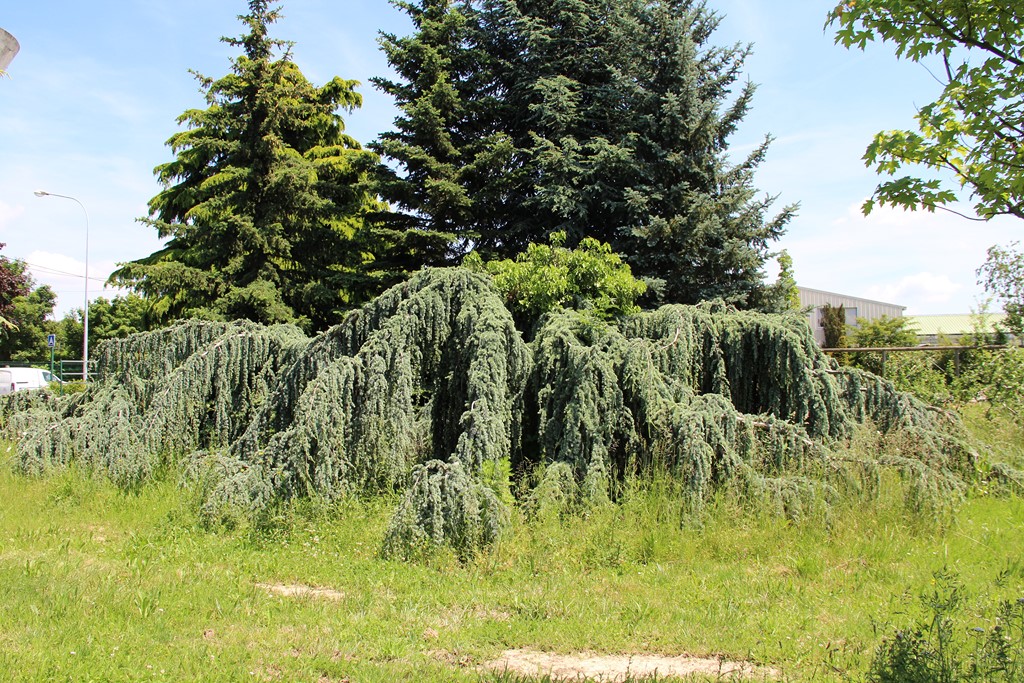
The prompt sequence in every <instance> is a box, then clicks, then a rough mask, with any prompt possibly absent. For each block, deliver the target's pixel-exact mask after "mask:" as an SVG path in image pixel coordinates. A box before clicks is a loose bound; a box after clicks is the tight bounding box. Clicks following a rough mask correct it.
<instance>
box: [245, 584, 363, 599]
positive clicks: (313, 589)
mask: <svg viewBox="0 0 1024 683" xmlns="http://www.w3.org/2000/svg"><path fill="white" fill-rule="evenodd" d="M256 587H257V588H262V589H263V590H265V591H267V592H268V593H272V594H274V595H280V596H282V597H285V598H316V599H320V600H331V601H333V602H339V601H340V600H342V599H343V598H344V597H345V594H344V593H342V592H341V591H336V590H334V589H333V588H321V587H320V586H307V585H304V584H301V583H257V584H256Z"/></svg>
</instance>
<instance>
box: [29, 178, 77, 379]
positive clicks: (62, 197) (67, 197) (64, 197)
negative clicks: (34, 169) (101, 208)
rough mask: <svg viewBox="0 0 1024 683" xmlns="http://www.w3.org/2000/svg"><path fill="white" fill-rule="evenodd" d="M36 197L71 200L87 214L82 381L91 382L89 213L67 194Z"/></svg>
mask: <svg viewBox="0 0 1024 683" xmlns="http://www.w3.org/2000/svg"><path fill="white" fill-rule="evenodd" d="M35 195H36V196H37V197H60V198H61V199H70V200H71V201H73V202H75V203H76V204H78V205H79V206H80V207H82V213H84V214H85V280H84V282H85V313H84V314H83V316H82V324H83V327H84V329H83V331H82V381H83V382H88V381H89V212H88V211H86V210H85V204H83V203H82V202H80V201H78V200H77V199H75V198H74V197H69V196H67V195H66V194H54V193H53V192H43V191H42V190H36V191H35Z"/></svg>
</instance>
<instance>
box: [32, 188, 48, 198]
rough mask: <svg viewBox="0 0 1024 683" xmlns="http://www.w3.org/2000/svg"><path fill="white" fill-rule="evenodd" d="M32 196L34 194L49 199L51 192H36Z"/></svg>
mask: <svg viewBox="0 0 1024 683" xmlns="http://www.w3.org/2000/svg"><path fill="white" fill-rule="evenodd" d="M32 194H34V195H35V196H37V197H47V196H49V194H50V193H49V192H43V191H42V190H36V191H35V192H33V193H32Z"/></svg>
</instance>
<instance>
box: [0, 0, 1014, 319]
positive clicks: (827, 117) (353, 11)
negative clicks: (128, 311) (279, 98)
mask: <svg viewBox="0 0 1024 683" xmlns="http://www.w3.org/2000/svg"><path fill="white" fill-rule="evenodd" d="M7 4H8V5H9V6H8V7H7V8H5V9H4V10H3V11H2V12H0V27H2V28H4V29H6V30H7V31H9V32H10V33H12V34H13V35H14V36H15V37H17V38H18V40H19V42H20V43H21V51H20V53H19V54H18V55H17V57H16V58H15V59H14V61H13V62H12V63H11V65H10V67H9V69H8V70H9V72H10V73H9V78H6V79H4V80H3V81H0V242H6V243H7V246H6V248H5V249H4V250H3V252H2V253H3V254H4V255H6V256H8V257H11V258H21V259H24V260H25V261H27V262H28V263H30V264H31V268H32V272H33V274H34V276H35V278H36V280H37V281H38V282H40V283H47V284H50V285H51V286H53V287H54V289H55V290H57V292H58V296H59V300H58V313H59V314H60V313H63V311H66V310H68V309H70V308H72V307H80V306H81V305H82V300H83V293H84V290H83V286H82V283H83V279H82V274H83V272H84V254H85V235H84V233H85V230H84V227H85V216H84V215H83V213H82V210H81V209H80V208H79V207H78V206H77V205H76V204H74V203H73V202H70V201H66V200H62V199H56V198H42V199H40V198H37V197H35V196H34V195H33V191H34V190H37V189H42V190H46V191H48V192H52V193H58V194H65V195H71V196H74V197H76V198H77V199H79V200H80V201H81V202H82V203H83V204H84V205H85V207H86V208H87V211H88V216H89V240H90V244H89V275H90V284H89V293H90V296H96V295H100V294H103V293H104V292H102V291H101V287H102V284H103V281H104V280H105V279H106V276H107V275H108V274H109V273H110V271H111V270H113V268H114V267H115V264H116V263H119V262H123V261H127V260H131V259H134V258H138V257H141V256H145V255H147V254H149V253H151V252H152V251H154V250H155V249H157V248H159V246H160V244H159V241H158V240H157V238H156V234H155V231H153V230H152V229H151V228H148V227H146V226H144V225H142V224H140V223H137V222H136V221H135V219H136V218H138V217H140V216H143V215H145V214H146V202H147V201H148V200H149V198H150V197H152V196H153V195H155V194H156V193H157V192H158V191H159V186H158V184H157V183H156V181H155V180H154V178H153V174H152V171H153V168H154V167H155V166H156V165H158V164H160V163H163V162H165V161H167V160H168V159H169V158H170V150H169V149H168V148H167V147H166V146H165V145H164V142H165V141H166V140H167V138H168V137H170V136H171V135H172V134H173V133H174V132H175V131H176V130H178V128H177V124H176V119H177V117H178V116H179V115H180V114H181V113H182V112H183V111H185V110H186V109H189V108H193V107H201V106H204V105H203V100H202V97H201V94H200V92H199V89H198V84H197V83H196V81H195V79H194V78H193V77H192V75H191V74H190V73H189V69H194V70H196V71H198V72H200V73H203V74H205V75H207V76H212V77H219V76H221V75H223V74H224V73H226V72H227V71H228V70H229V68H230V63H229V59H230V58H231V57H232V56H233V55H234V54H235V49H234V48H232V47H230V46H228V45H226V44H224V43H221V42H219V40H218V39H219V38H220V37H221V36H225V35H229V36H235V35H238V34H239V33H241V26H240V24H239V23H238V21H237V19H236V16H237V15H238V14H241V13H243V12H244V11H245V10H246V4H245V2H243V0H217V2H210V1H209V0H174V2H171V1H170V0H119V1H107V2H102V1H100V2H91V3H83V2H80V1H77V0H76V1H70V0H44V1H43V2H38V3H7ZM709 4H710V6H711V7H713V8H714V9H716V10H717V11H719V12H720V13H721V14H722V15H723V17H724V18H723V21H722V25H721V28H720V30H719V31H718V33H717V36H716V38H715V39H714V41H715V42H716V43H719V44H732V43H735V42H742V43H747V42H750V43H753V44H754V54H753V56H752V57H751V58H750V59H749V60H748V62H747V69H746V71H747V77H748V78H749V79H750V80H752V81H753V82H755V83H757V84H759V89H758V92H757V95H756V96H755V98H754V104H753V111H752V112H751V114H750V115H749V116H748V117H747V119H746V121H745V122H744V124H743V126H742V127H741V129H740V130H739V131H738V132H737V134H736V135H735V136H734V138H733V141H732V147H731V149H732V152H733V153H734V154H735V155H737V157H739V156H740V155H743V154H744V153H745V152H747V151H749V150H750V149H752V148H753V146H754V145H756V144H757V143H758V142H759V141H760V140H761V138H762V137H763V136H764V135H765V134H766V133H771V134H772V135H773V136H774V137H775V142H774V144H773V145H772V147H771V149H770V151H769V155H768V159H767V160H766V162H765V163H764V165H763V166H762V167H761V170H760V172H759V173H758V175H757V178H756V184H757V186H758V188H759V189H760V190H761V191H762V192H765V193H770V194H773V195H774V194H777V195H779V199H778V206H779V207H781V206H782V205H784V204H788V203H795V202H799V203H800V212H799V215H798V217H797V218H796V219H795V220H794V221H793V222H792V223H791V224H790V226H789V228H788V232H787V235H786V236H785V237H784V238H783V239H782V240H781V241H780V242H779V244H778V247H779V248H785V249H788V251H789V253H790V255H791V256H792V257H793V260H794V267H795V271H796V277H797V281H798V283H799V284H801V285H804V286H807V287H813V288H816V289H824V290H829V291H835V292H842V293H846V294H850V295H854V296H863V297H867V298H872V299H878V300H882V301H886V302H891V303H897V304H901V305H904V306H907V313H908V314H924V313H959V312H968V311H969V310H971V309H972V308H974V307H977V305H978V302H979V298H980V297H981V294H982V292H981V288H980V287H979V286H978V285H977V284H976V275H975V271H976V269H977V268H978V266H979V265H981V263H982V262H983V261H984V259H985V250H986V248H987V247H988V246H990V245H991V244H995V243H1001V244H1007V243H1008V242H1010V241H1011V240H1014V239H1020V238H1021V237H1022V236H1024V225H1021V224H1020V222H1019V221H1017V220H1014V219H1006V220H999V221H992V222H989V223H985V224H981V223H973V222H970V221H967V220H964V219H962V218H958V217H956V216H952V215H949V214H944V213H941V212H940V213H936V214H928V213H920V212H918V213H906V212H903V211H898V210H897V211H893V210H880V211H876V212H875V213H873V214H872V215H871V216H870V217H868V218H865V217H863V216H862V215H861V214H860V208H859V207H860V204H861V202H862V201H863V200H864V199H865V198H866V197H867V196H868V195H870V194H871V191H872V189H873V188H874V187H875V185H876V183H877V179H876V177H875V176H874V174H873V173H872V171H871V170H870V169H867V168H865V167H864V165H863V162H862V161H861V160H860V158H861V156H862V154H863V151H864V148H865V146H866V145H867V144H868V142H869V141H870V140H871V137H872V135H873V134H874V133H875V132H876V131H878V130H881V129H884V128H906V127H912V126H913V115H914V112H915V105H917V106H920V105H922V104H925V103H927V102H929V101H931V100H932V99H934V97H935V95H936V94H937V93H938V91H939V89H940V86H939V85H938V84H937V83H936V81H935V80H934V79H933V78H932V77H931V76H930V74H929V73H928V71H927V70H926V68H925V67H923V66H921V65H916V64H911V63H907V62H900V61H897V60H896V59H895V58H894V57H893V56H892V54H891V53H892V50H891V47H888V46H885V45H874V46H869V49H868V50H867V51H866V52H859V51H853V52H851V51H847V50H845V49H843V48H841V47H837V46H835V45H834V44H833V39H832V32H831V31H827V30H824V20H825V14H826V12H827V9H828V5H829V3H828V2H820V1H814V0H787V1H786V2H784V3H780V2H770V1H768V0H711V2H710V3H709ZM283 12H284V15H285V18H284V19H283V20H282V21H281V22H280V23H279V24H278V25H277V27H276V29H275V34H276V36H277V37H279V38H282V39H287V40H292V41H295V43H296V45H295V48H294V56H295V61H296V62H297V63H298V65H299V67H300V68H301V69H302V71H303V72H304V73H305V75H306V76H307V77H308V78H309V79H310V80H312V81H313V82H315V83H318V84H319V83H323V82H324V81H326V80H328V79H330V78H331V77H332V76H335V75H338V76H341V77H343V78H354V79H357V80H359V81H361V82H362V83H363V85H362V87H361V88H360V90H361V92H362V93H363V96H364V98H365V103H364V106H363V108H362V109H361V110H359V111H358V112H356V113H354V114H352V115H349V116H346V121H347V125H348V130H349V132H350V133H351V134H353V135H354V136H355V137H356V138H357V139H359V140H361V141H362V142H368V141H370V140H372V139H373V138H374V137H375V136H376V135H377V134H378V133H379V132H381V131H382V130H385V129H387V128H388V127H389V126H390V125H391V122H392V121H393V119H394V116H395V110H394V108H393V107H392V104H391V102H390V100H389V98H388V97H386V96H384V95H382V94H381V93H379V92H377V91H376V90H374V89H373V88H372V87H371V86H370V84H369V78H370V77H371V76H374V75H382V74H387V73H388V66H387V63H386V61H385V59H384V58H383V55H382V54H381V52H380V50H379V49H378V47H377V43H376V36H377V32H378V31H380V30H384V31H390V32H395V33H399V34H401V33H405V32H407V31H408V29H409V23H408V21H407V20H406V19H405V17H404V16H403V15H402V14H401V13H400V12H398V11H397V10H395V9H394V8H392V7H391V6H390V5H389V4H388V3H387V2H386V0H346V2H335V1H329V0H286V2H284V8H283ZM768 275H769V278H770V279H771V278H774V276H775V268H774V266H773V265H770V266H769V269H768ZM105 294H106V295H107V296H108V297H109V296H112V294H113V292H111V291H107V292H105Z"/></svg>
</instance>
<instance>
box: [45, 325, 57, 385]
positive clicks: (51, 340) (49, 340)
mask: <svg viewBox="0 0 1024 683" xmlns="http://www.w3.org/2000/svg"><path fill="white" fill-rule="evenodd" d="M46 345H47V346H49V347H50V376H51V377H53V349H54V347H55V346H57V335H55V334H48V335H46Z"/></svg>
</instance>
